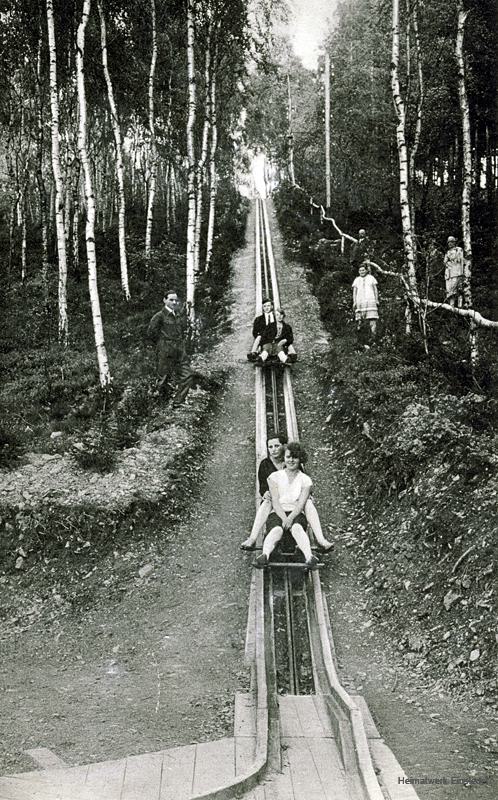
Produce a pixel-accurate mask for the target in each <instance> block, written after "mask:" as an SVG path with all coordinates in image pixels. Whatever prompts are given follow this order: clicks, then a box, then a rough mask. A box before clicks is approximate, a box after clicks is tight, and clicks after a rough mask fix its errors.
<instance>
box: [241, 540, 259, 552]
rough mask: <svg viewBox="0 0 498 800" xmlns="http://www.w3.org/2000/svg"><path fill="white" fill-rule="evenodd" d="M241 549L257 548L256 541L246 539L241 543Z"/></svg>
mask: <svg viewBox="0 0 498 800" xmlns="http://www.w3.org/2000/svg"><path fill="white" fill-rule="evenodd" d="M240 549H241V550H255V549H256V546H255V544H254V542H251V540H250V539H246V540H245V542H242V544H241V545H240Z"/></svg>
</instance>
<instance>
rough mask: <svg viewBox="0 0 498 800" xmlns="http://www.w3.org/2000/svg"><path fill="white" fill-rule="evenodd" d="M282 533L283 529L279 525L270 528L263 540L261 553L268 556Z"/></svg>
mask: <svg viewBox="0 0 498 800" xmlns="http://www.w3.org/2000/svg"><path fill="white" fill-rule="evenodd" d="M283 535H284V529H283V528H282V526H281V525H278V526H277V527H275V528H272V529H271V531H270V533H269V534H268V535H267V536H266V538H265V540H264V542H263V555H265V556H266V558H269V556H270V555H271V554H272V553H273V551H274V549H275V546H276V544H277V542H279V541H280V539H281V538H282V536H283Z"/></svg>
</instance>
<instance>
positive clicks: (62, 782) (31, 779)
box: [0, 764, 88, 800]
mask: <svg viewBox="0 0 498 800" xmlns="http://www.w3.org/2000/svg"><path fill="white" fill-rule="evenodd" d="M87 771H88V765H86V764H85V765H84V766H81V767H70V768H69V769H68V768H66V769H57V770H54V769H51V770H45V771H43V772H24V773H20V774H18V775H12V776H10V777H6V778H0V800H76V797H75V795H76V790H77V789H78V788H79V787H81V786H82V785H83V784H84V783H85V778H86V774H87Z"/></svg>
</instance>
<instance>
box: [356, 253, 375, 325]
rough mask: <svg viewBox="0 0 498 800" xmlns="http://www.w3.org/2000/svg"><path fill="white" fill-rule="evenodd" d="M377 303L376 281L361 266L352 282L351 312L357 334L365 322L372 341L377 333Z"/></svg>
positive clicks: (364, 267)
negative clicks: (353, 315)
mask: <svg viewBox="0 0 498 800" xmlns="http://www.w3.org/2000/svg"><path fill="white" fill-rule="evenodd" d="M378 303H379V297H378V292H377V280H376V279H375V278H374V276H373V275H370V273H369V272H368V270H367V268H366V266H364V265H363V264H361V265H360V267H359V269H358V277H357V278H355V279H354V281H353V311H354V314H355V320H356V327H357V331H358V334H360V332H361V328H362V325H363V322H364V321H366V322H368V325H369V327H370V335H371V340H372V341H374V340H375V336H376V333H377V320H378V319H379V309H378Z"/></svg>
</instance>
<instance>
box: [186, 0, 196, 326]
mask: <svg viewBox="0 0 498 800" xmlns="http://www.w3.org/2000/svg"><path fill="white" fill-rule="evenodd" d="M194 10H195V0H187V77H188V104H187V105H188V116H187V159H188V178H187V195H188V215H187V259H186V261H187V263H186V284H187V297H186V301H187V312H188V315H189V317H190V320H191V322H192V323H193V322H194V320H195V215H196V197H195V174H196V162H195V146H194V127H195V117H196V104H197V98H196V83H195V54H194V45H195V24H194Z"/></svg>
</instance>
